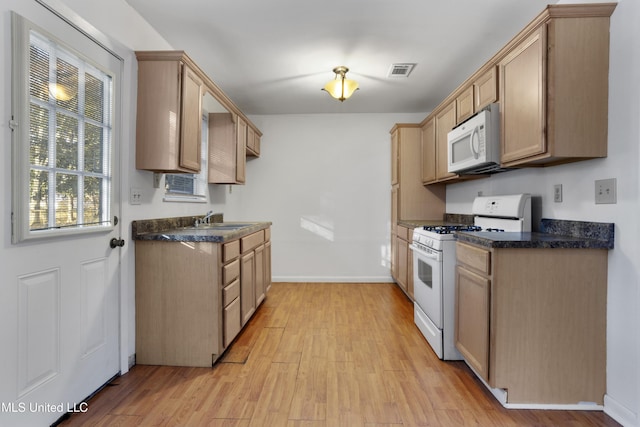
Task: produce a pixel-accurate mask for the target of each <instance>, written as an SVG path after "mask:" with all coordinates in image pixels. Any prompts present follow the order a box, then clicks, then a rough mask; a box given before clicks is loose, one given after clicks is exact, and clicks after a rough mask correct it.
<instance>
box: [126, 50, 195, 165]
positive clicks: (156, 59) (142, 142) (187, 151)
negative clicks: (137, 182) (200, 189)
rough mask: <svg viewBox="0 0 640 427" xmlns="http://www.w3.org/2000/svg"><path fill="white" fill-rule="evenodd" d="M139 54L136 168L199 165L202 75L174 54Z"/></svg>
mask: <svg viewBox="0 0 640 427" xmlns="http://www.w3.org/2000/svg"><path fill="white" fill-rule="evenodd" d="M136 56H137V58H138V107H137V122H136V168H137V169H144V170H151V171H154V172H171V173H179V172H184V173H197V172H199V171H200V147H201V144H202V141H201V126H202V117H201V115H202V94H203V89H202V84H203V83H202V79H201V78H200V77H199V76H198V74H197V73H196V72H194V70H193V69H192V68H191V67H190V66H189V65H188V64H187V63H186V62H185V61H184V60H183V58H181V57H179V56H176V55H168V56H162V55H150V56H148V55H146V54H145V52H136Z"/></svg>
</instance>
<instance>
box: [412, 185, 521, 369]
mask: <svg viewBox="0 0 640 427" xmlns="http://www.w3.org/2000/svg"><path fill="white" fill-rule="evenodd" d="M472 214H473V215H474V224H473V225H461V224H444V225H439V226H425V227H421V228H416V229H414V231H413V242H412V244H411V249H412V250H413V283H414V299H415V302H414V322H415V324H416V325H417V326H418V329H420V332H422V334H423V335H424V337H425V338H426V339H427V341H428V342H429V345H430V346H431V348H433V350H434V351H435V353H436V354H437V355H438V357H439V358H440V359H443V360H462V356H461V355H460V353H459V352H458V350H456V348H455V342H454V329H455V326H454V319H455V265H456V242H455V232H457V231H465V232H476V231H483V232H501V231H516V232H525V231H531V196H530V195H529V194H516V195H506V196H479V197H477V198H476V199H475V200H474V201H473V206H472Z"/></svg>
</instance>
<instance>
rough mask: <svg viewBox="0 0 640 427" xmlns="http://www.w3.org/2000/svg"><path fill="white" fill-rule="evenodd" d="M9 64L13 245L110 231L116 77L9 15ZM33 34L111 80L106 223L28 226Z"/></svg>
mask: <svg viewBox="0 0 640 427" xmlns="http://www.w3.org/2000/svg"><path fill="white" fill-rule="evenodd" d="M11 23H12V54H11V59H12V65H11V72H12V76H11V83H12V93H11V102H12V113H11V114H12V115H11V120H10V128H11V130H12V174H11V175H12V186H11V189H12V196H11V201H12V207H11V208H12V210H11V241H12V243H14V244H17V243H20V242H26V241H32V240H40V239H50V238H56V237H58V238H61V237H68V236H74V235H84V234H89V233H91V234H93V233H106V232H111V231H113V230H114V229H115V227H116V225H117V218H116V217H115V216H114V215H115V209H114V208H115V197H116V194H117V189H116V188H115V183H114V179H113V176H114V174H115V173H116V171H117V165H115V164H113V163H112V162H113V160H114V159H115V138H116V135H117V129H116V117H117V114H119V109H118V100H117V99H116V97H117V87H116V84H117V82H116V80H115V75H114V74H112V73H111V72H110V71H108V70H105V69H103V68H102V67H100V66H98V65H97V64H96V63H94V61H92V60H91V59H90V58H87V57H86V56H85V55H83V54H81V53H80V52H78V51H76V50H75V49H73V48H72V47H70V46H69V45H68V44H67V43H65V42H64V41H62V40H60V39H59V38H57V37H55V36H54V35H53V34H51V33H50V32H48V31H46V30H45V29H43V28H42V27H40V26H38V25H36V24H34V23H32V22H30V21H29V20H27V19H25V18H24V17H22V16H20V15H18V14H16V13H14V12H12V13H11ZM31 31H35V32H37V33H38V34H39V35H40V36H43V37H45V38H47V39H48V40H50V41H52V42H53V43H55V44H57V45H58V46H60V47H61V48H63V50H65V51H67V52H70V53H71V54H73V55H75V56H76V57H77V58H78V59H80V60H81V61H83V62H84V63H87V64H89V65H90V66H91V67H93V68H95V69H97V70H99V71H100V72H102V73H104V74H106V75H108V76H109V77H110V78H111V82H112V83H111V85H112V86H111V94H112V97H113V98H112V100H111V101H112V102H111V111H110V112H109V113H108V114H109V116H110V118H111V130H110V133H111V141H110V144H109V147H108V153H105V154H108V157H107V158H105V160H104V161H105V162H108V163H109V165H108V167H109V168H110V174H109V176H108V177H109V179H110V184H109V188H110V197H109V200H108V201H107V202H106V203H107V205H106V207H107V209H108V211H109V212H108V213H107V214H106V215H107V216H106V221H104V222H102V223H101V224H89V225H83V224H78V225H75V226H68V227H61V228H48V229H41V230H31V229H30V226H29V214H30V208H29V201H30V200H29V199H30V173H31V167H30V158H29V155H30V135H29V133H30V104H31V102H30V93H29V77H30V72H29V69H30V67H29V60H30V32H31ZM79 176H80V175H79Z"/></svg>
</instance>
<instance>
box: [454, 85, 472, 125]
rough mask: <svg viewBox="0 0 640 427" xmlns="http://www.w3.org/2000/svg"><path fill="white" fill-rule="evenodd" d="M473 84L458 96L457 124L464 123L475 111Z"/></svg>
mask: <svg viewBox="0 0 640 427" xmlns="http://www.w3.org/2000/svg"><path fill="white" fill-rule="evenodd" d="M473 92H474V91H473V86H469V87H467V88H466V89H464V90H463V91H462V93H460V95H458V96H457V97H456V124H459V123H462V122H464V121H465V120H467V119H468V118H469V117H471V116H472V115H473V113H474V108H473V107H474V103H473Z"/></svg>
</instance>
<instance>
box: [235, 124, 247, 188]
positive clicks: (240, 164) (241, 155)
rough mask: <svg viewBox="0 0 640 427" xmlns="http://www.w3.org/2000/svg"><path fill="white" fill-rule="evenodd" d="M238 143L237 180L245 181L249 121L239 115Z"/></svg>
mask: <svg viewBox="0 0 640 427" xmlns="http://www.w3.org/2000/svg"><path fill="white" fill-rule="evenodd" d="M237 126H238V130H237V134H236V137H237V142H236V143H237V145H236V161H237V163H236V181H237V182H239V183H242V184H243V183H244V182H245V166H246V164H247V123H246V122H245V121H244V120H243V119H242V117H237Z"/></svg>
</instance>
